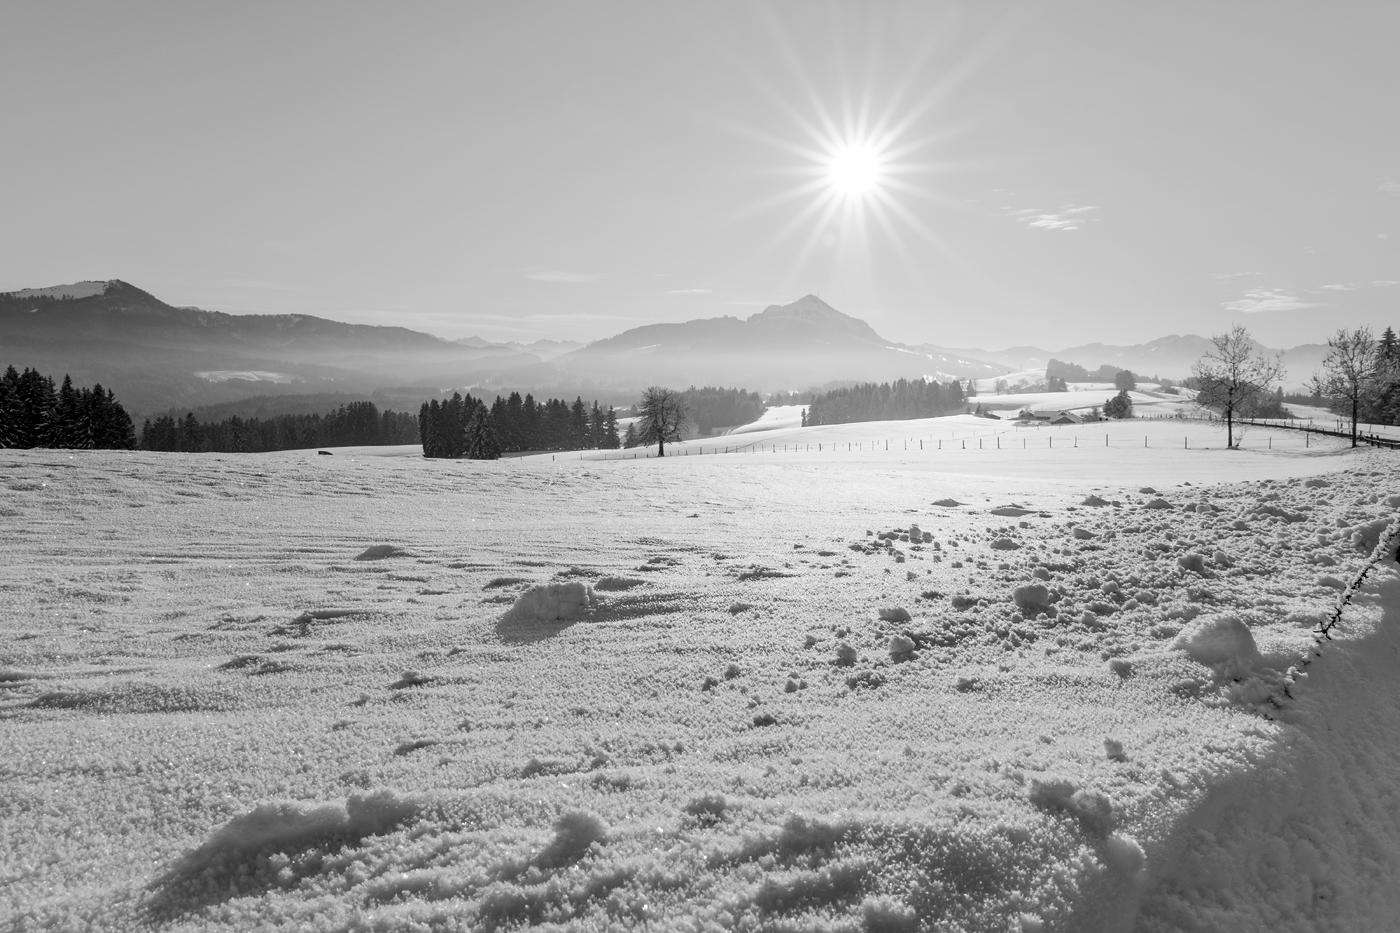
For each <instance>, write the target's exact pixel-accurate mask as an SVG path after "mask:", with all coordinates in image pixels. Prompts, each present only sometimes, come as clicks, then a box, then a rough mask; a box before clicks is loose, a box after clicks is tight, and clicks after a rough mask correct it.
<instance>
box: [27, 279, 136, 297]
mask: <svg viewBox="0 0 1400 933" xmlns="http://www.w3.org/2000/svg"><path fill="white" fill-rule="evenodd" d="M111 284H113V283H112V282H99V281H96V280H90V281H87V282H74V283H73V284H72V285H50V286H49V287H47V288H21V289H20V290H19V291H16V292H5V293H4V294H6V295H9V296H10V297H12V298H91V297H92V296H93V295H100V294H102V293H103V292H104V291H106V290H107V286H108V285H111Z"/></svg>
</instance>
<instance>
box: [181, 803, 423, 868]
mask: <svg viewBox="0 0 1400 933" xmlns="http://www.w3.org/2000/svg"><path fill="white" fill-rule="evenodd" d="M421 807H422V803H421V801H419V800H418V799H416V798H414V797H410V796H400V795H399V794H396V793H394V792H393V791H392V790H388V789H380V790H377V791H374V792H373V793H369V794H352V795H351V796H350V798H349V799H348V800H346V801H345V802H344V803H322V804H316V803H307V802H305V801H290V800H284V801H275V802H270V803H263V804H259V805H258V806H256V807H254V808H253V809H252V810H250V811H249V812H247V813H243V814H240V815H239V816H235V817H234V818H233V819H231V820H229V821H228V822H227V823H225V824H224V825H223V826H221V827H220V828H219V829H218V830H217V831H215V833H214V835H212V836H210V837H209V838H208V839H207V840H205V842H204V844H203V845H201V846H200V847H199V848H197V849H194V850H193V851H191V852H190V853H188V854H187V855H186V856H185V857H184V859H182V860H181V864H180V865H179V866H178V867H177V869H176V871H175V873H179V874H184V873H187V872H199V871H203V870H204V869H206V868H208V867H209V866H211V865H214V864H216V863H218V862H222V861H229V860H233V861H238V860H241V859H244V858H247V857H248V856H250V855H254V854H256V853H258V852H266V851H281V852H293V851H299V850H301V849H306V848H308V847H310V846H312V845H314V844H315V843H317V842H320V841H321V840H324V839H332V838H342V839H353V840H359V839H362V838H364V837H365V836H377V835H380V834H382V833H385V832H388V831H389V830H391V829H393V828H394V827H395V826H397V825H399V824H400V823H402V822H404V821H406V820H408V819H410V818H412V817H413V816H415V815H416V814H417V813H418V811H419V810H420V809H421Z"/></svg>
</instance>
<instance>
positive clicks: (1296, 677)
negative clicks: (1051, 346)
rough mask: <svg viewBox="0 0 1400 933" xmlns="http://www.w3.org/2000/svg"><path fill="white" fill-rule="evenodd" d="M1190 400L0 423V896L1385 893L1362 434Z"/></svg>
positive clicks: (1384, 515) (1389, 472)
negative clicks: (96, 447)
mask: <svg viewBox="0 0 1400 933" xmlns="http://www.w3.org/2000/svg"><path fill="white" fill-rule="evenodd" d="M845 427H846V428H847V429H849V430H850V431H852V432H855V431H864V430H865V429H866V428H867V426H864V425H857V426H845ZM822 430H823V431H824V432H827V433H826V434H824V435H823V436H836V435H835V434H834V433H832V429H826V428H824V429H822ZM1171 430H1173V431H1186V430H1204V429H1199V428H1194V427H1187V428H1182V427H1179V426H1172V427H1171ZM860 436H863V435H858V434H856V433H852V434H850V438H851V441H852V443H853V444H854V443H856V442H857V438H858V437H860ZM1190 440H1192V442H1193V444H1195V445H1196V446H1192V447H1189V448H1188V447H1186V446H1185V445H1183V446H1182V447H1181V448H1180V449H1178V450H1177V451H1175V452H1174V453H1172V454H1171V455H1170V456H1167V455H1166V454H1165V452H1163V453H1162V454H1160V455H1159V454H1158V453H1156V452H1154V448H1151V447H1149V448H1143V447H1140V446H1139V447H1137V448H1126V447H1125V448H1123V449H1117V448H1112V447H1109V448H1103V447H1099V448H1089V447H1085V448H1078V449H1076V448H1074V447H1067V449H1065V450H1061V445H1060V444H1058V443H1057V445H1056V447H1055V448H1054V454H1053V456H1054V458H1056V459H1054V460H1053V461H1052V460H1049V459H1048V457H1049V455H1050V450H1049V448H1048V447H1047V449H1046V451H1045V454H1046V456H1047V459H1043V460H1040V461H1038V462H1039V463H1041V465H1042V469H1040V470H1039V472H1036V471H1032V470H1029V468H1028V467H1027V462H1028V461H1020V462H1017V463H1012V462H1011V461H1010V460H1009V459H1003V460H1001V461H997V460H995V459H994V457H995V456H996V455H994V454H991V453H986V451H985V450H984V451H983V452H982V453H984V454H986V455H985V456H982V454H978V453H976V452H974V451H969V452H968V460H967V461H966V469H965V471H964V472H956V471H944V472H940V471H931V470H930V469H929V468H928V462H927V460H919V459H917V458H916V456H915V455H914V454H912V453H911V454H910V455H909V456H908V457H907V458H905V457H903V455H902V454H901V455H898V456H897V455H895V454H894V453H893V452H891V453H890V454H889V455H888V457H886V455H885V451H884V450H883V447H882V449H881V450H880V452H879V454H878V455H876V454H875V453H873V452H870V453H864V454H860V455H857V454H854V453H853V454H852V455H851V456H850V457H849V459H845V460H833V459H830V457H831V455H830V454H828V453H827V452H825V451H823V455H822V456H821V457H819V456H818V455H817V454H815V453H814V454H812V455H811V456H810V457H809V456H807V455H806V454H805V452H804V453H803V454H802V455H796V454H793V455H790V456H789V457H788V458H787V459H784V458H783V457H782V455H781V454H777V455H772V456H771V457H769V458H767V459H765V458H764V457H762V456H759V455H755V456H752V457H748V456H735V457H730V458H724V457H679V458H675V459H672V458H670V457H668V458H667V459H666V460H664V461H658V460H639V461H635V462H633V461H612V462H607V463H603V462H596V461H593V462H590V461H586V460H585V461H573V462H567V461H563V460H560V461H557V462H550V461H549V460H547V459H546V460H540V459H535V460H530V461H520V462H499V463H470V462H461V463H457V462H435V461H421V460H413V459H407V458H393V459H389V458H365V457H360V456H349V455H346V456H336V457H323V458H317V457H316V456H315V455H314V454H312V455H311V456H307V457H302V458H296V457H290V456H266V457H263V456H237V457H235V456H224V457H221V456H184V455H152V454H143V453H130V454H120V453H110V452H103V453H100V454H98V453H90V452H77V451H24V452H16V451H4V452H0V514H3V515H4V517H5V523H6V529H7V534H6V535H5V536H3V537H0V747H3V748H4V749H6V754H5V755H4V756H3V758H0V786H3V788H4V793H3V794H0V826H3V832H0V927H4V928H6V929H16V930H50V929H52V930H111V929H161V930H230V931H231V930H247V929H288V930H292V929H296V930H310V931H323V930H324V931H351V930H511V929H518V928H524V927H540V928H543V929H556V930H603V929H628V928H631V929H647V930H657V931H662V930H697V931H701V930H705V931H708V930H715V931H718V930H831V931H838V930H839V931H858V930H872V931H874V930H930V931H955V930H975V931H998V933H1002V931H1007V930H1046V931H1058V930H1063V931H1079V930H1088V931H1098V930H1106V931H1114V930H1133V929H1137V930H1143V931H1148V933H1157V931H1167V930H1201V931H1205V930H1221V929H1240V930H1252V929H1269V930H1275V929H1277V930H1299V931H1303V930H1339V931H1340V930H1373V929H1375V930H1380V929H1389V928H1391V927H1390V924H1391V923H1392V920H1393V918H1394V917H1395V916H1400V895H1397V893H1396V890H1397V886H1395V885H1394V884H1393V883H1392V882H1393V879H1394V878H1395V877H1397V876H1400V798H1397V796H1396V795H1397V793H1400V790H1397V788H1400V738H1397V736H1400V678H1397V677H1396V676H1395V665H1396V661H1395V658H1396V657H1397V656H1400V627H1397V626H1400V620H1397V613H1398V612H1400V576H1398V575H1397V573H1396V570H1395V564H1394V554H1393V553H1392V554H1388V556H1387V555H1383V556H1384V557H1385V558H1386V559H1385V560H1383V561H1382V564H1381V565H1380V567H1379V568H1378V569H1377V570H1376V571H1375V572H1374V573H1373V574H1372V575H1371V576H1370V577H1369V578H1368V580H1367V582H1366V583H1365V585H1363V586H1362V587H1361V588H1360V589H1359V590H1357V591H1355V592H1354V593H1352V595H1351V604H1350V605H1349V606H1348V607H1347V609H1346V610H1345V611H1344V613H1343V616H1342V622H1341V624H1340V625H1339V626H1338V627H1337V628H1336V629H1335V630H1334V631H1333V633H1332V634H1333V640H1331V641H1327V642H1325V643H1324V644H1323V645H1322V648H1321V653H1320V655H1319V654H1318V653H1317V652H1318V649H1317V642H1316V641H1315V639H1314V635H1313V632H1314V631H1315V630H1316V628H1317V626H1318V625H1319V624H1320V623H1322V622H1323V621H1324V620H1326V619H1328V618H1330V617H1331V614H1332V612H1333V609H1334V607H1335V605H1336V603H1337V600H1338V599H1339V598H1340V597H1341V596H1342V595H1343V594H1345V593H1350V592H1351V591H1350V590H1348V589H1346V587H1347V586H1348V584H1349V583H1350V582H1351V581H1352V580H1354V579H1355V578H1356V576H1357V574H1358V573H1359V571H1360V569H1361V568H1362V567H1363V566H1365V564H1366V561H1367V559H1368V556H1369V555H1370V554H1371V553H1372V551H1374V550H1375V549H1376V547H1377V543H1378V542H1379V541H1380V540H1381V538H1382V535H1383V534H1384V533H1385V529H1386V527H1387V523H1388V522H1389V521H1391V520H1392V519H1393V518H1394V517H1395V513H1396V510H1397V508H1400V499H1397V498H1396V493H1395V490H1396V488H1397V482H1396V479H1397V475H1400V474H1397V471H1396V470H1395V467H1394V463H1393V461H1392V460H1391V459H1388V456H1389V455H1388V454H1385V453H1382V452H1370V451H1361V452H1355V453H1353V452H1350V451H1345V450H1341V449H1338V448H1335V447H1334V448H1326V447H1323V448H1309V449H1306V450H1292V449H1282V450H1280V449H1275V450H1273V451H1272V452H1261V451H1255V452H1253V453H1251V452H1247V451H1246V452H1240V451H1235V452H1225V451H1221V450H1220V449H1218V441H1216V443H1217V447H1216V448H1215V449H1206V448H1208V446H1209V443H1210V442H1211V435H1208V434H1204V433H1203V434H1201V435H1200V436H1199V437H1192V438H1190ZM823 443H826V442H825V441H824V442H823ZM843 443H844V442H843ZM1139 443H1140V442H1139ZM1178 443H1180V441H1178ZM870 446H871V445H868V444H867V447H870ZM1026 449H1027V450H1029V447H1028V448H1026ZM1022 452H1024V451H1006V450H1003V451H1002V453H1003V454H1005V453H1022ZM1237 454H1238V455H1239V457H1238V458H1236V455H1237ZM960 455H961V454H960ZM1188 455H1189V456H1188ZM882 458H883V459H882ZM1193 458H1194V459H1193ZM1164 462H1165V463H1166V464H1167V466H1166V467H1164V466H1163V463H1164ZM998 464H1001V465H1000V466H999V465H998ZM1173 473H1175V479H1173V477H1172V474H1173ZM1242 475H1243V476H1247V477H1248V478H1247V479H1241V478H1240V477H1241V476H1242ZM1317 480H1322V481H1323V482H1325V483H1326V485H1321V484H1319V483H1318V482H1317ZM1308 481H1312V482H1311V483H1310V484H1309V482H1308ZM1140 490H1142V491H1140ZM1154 500H1160V501H1161V502H1164V503H1166V504H1167V506H1168V507H1166V508H1161V507H1152V503H1153V502H1154ZM938 503H943V504H938ZM691 516H694V517H691ZM1002 542H1007V543H1009V544H1011V545H1014V547H1011V546H1007V544H1005V543H1002ZM1325 578H1326V579H1325ZM1328 579H1330V580H1335V581H1339V582H1341V583H1342V587H1343V588H1342V589H1339V588H1337V587H1336V586H1334V585H1333V584H1332V583H1331V582H1328Z"/></svg>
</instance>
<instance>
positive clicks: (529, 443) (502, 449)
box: [418, 392, 621, 460]
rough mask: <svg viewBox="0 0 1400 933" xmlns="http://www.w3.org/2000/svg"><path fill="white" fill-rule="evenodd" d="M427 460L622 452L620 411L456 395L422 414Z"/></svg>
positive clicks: (514, 394)
mask: <svg viewBox="0 0 1400 933" xmlns="http://www.w3.org/2000/svg"><path fill="white" fill-rule="evenodd" d="M418 426H419V435H420V440H421V441H422V443H423V456H425V457H466V458H469V459H473V460H494V459H496V458H497V457H499V456H500V455H501V454H502V453H507V452H517V451H526V450H613V449H616V448H618V447H620V446H621V440H620V438H619V437H618V429H617V410H616V409H614V408H613V407H612V406H611V405H609V406H607V407H606V408H604V407H602V406H600V405H599V404H598V402H597V401H596V400H595V401H594V402H593V403H592V404H591V405H589V404H586V403H585V402H584V401H583V399H582V398H576V399H574V401H573V402H572V403H570V402H566V401H564V400H563V399H557V398H552V399H548V400H546V401H544V402H536V401H535V397H534V396H533V395H530V394H526V395H525V396H524V397H521V395H520V393H519V392H512V393H511V394H510V395H509V396H507V397H505V398H502V397H501V396H499V395H498V396H496V400H495V401H494V402H493V403H492V404H491V405H490V406H487V405H486V403H485V402H483V401H481V400H480V399H477V398H473V397H472V396H470V395H467V396H463V395H461V394H460V393H453V395H452V397H451V398H450V399H447V400H445V401H443V402H442V403H441V404H439V403H438V401H437V400H436V399H433V400H432V401H429V402H425V403H424V404H423V406H422V408H420V409H419V411H418Z"/></svg>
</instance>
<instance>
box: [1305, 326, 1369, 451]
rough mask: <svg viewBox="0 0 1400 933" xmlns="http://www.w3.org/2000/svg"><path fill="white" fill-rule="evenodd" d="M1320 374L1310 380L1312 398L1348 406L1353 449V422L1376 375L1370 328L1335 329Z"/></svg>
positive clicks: (1354, 431)
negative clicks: (1316, 397) (1321, 398)
mask: <svg viewBox="0 0 1400 933" xmlns="http://www.w3.org/2000/svg"><path fill="white" fill-rule="evenodd" d="M1327 347H1328V350H1327V356H1325V357H1323V360H1322V368H1323V372H1322V373H1321V374H1317V373H1314V374H1313V377H1312V391H1313V395H1321V396H1326V397H1327V398H1330V399H1333V400H1335V401H1339V402H1341V403H1343V404H1344V405H1349V406H1350V407H1351V446H1353V447H1355V446H1356V422H1357V420H1358V418H1359V416H1360V413H1361V405H1362V403H1363V402H1364V401H1365V399H1366V397H1367V395H1368V394H1369V393H1370V391H1371V388H1372V386H1373V385H1374V383H1375V381H1376V376H1377V375H1378V372H1377V371H1378V364H1379V362H1380V355H1379V354H1378V353H1377V352H1376V338H1375V336H1374V335H1372V333H1371V328H1369V327H1358V328H1356V329H1355V330H1347V329H1346V328H1340V329H1338V331H1337V333H1336V334H1335V335H1333V336H1332V337H1331V338H1329V339H1328V341H1327Z"/></svg>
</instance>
